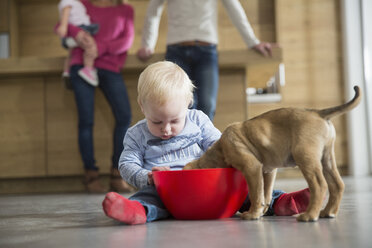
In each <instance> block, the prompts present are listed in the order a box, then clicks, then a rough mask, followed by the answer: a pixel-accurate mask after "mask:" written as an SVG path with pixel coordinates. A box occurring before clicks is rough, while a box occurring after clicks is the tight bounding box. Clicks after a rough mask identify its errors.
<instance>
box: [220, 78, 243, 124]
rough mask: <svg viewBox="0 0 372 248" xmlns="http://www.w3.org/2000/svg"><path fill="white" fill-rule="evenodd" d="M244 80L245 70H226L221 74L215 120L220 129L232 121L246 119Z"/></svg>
mask: <svg viewBox="0 0 372 248" xmlns="http://www.w3.org/2000/svg"><path fill="white" fill-rule="evenodd" d="M244 80H245V78H244V72H237V71H224V72H223V73H221V74H220V85H219V90H218V101H217V107H216V115H215V118H214V121H213V123H214V125H215V126H216V127H217V128H218V129H219V130H220V131H223V130H224V129H225V128H226V127H227V126H228V125H229V124H230V123H233V122H237V121H244V119H245V111H246V105H245V89H244ZM232 96H233V97H232Z"/></svg>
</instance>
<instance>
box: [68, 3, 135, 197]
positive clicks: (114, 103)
mask: <svg viewBox="0 0 372 248" xmlns="http://www.w3.org/2000/svg"><path fill="white" fill-rule="evenodd" d="M81 2H82V3H83V4H84V6H85V8H86V9H87V14H88V15H89V16H90V18H91V22H92V23H97V24H98V25H99V27H100V29H99V32H98V33H97V34H96V35H95V37H94V38H95V41H96V44H97V51H98V57H97V58H96V60H95V62H94V66H95V68H97V75H98V79H99V82H100V83H99V87H98V88H100V89H101V90H102V92H103V94H104V95H105V97H106V99H107V101H108V102H109V105H110V107H111V109H112V112H113V114H114V117H115V129H114V134H113V147H114V149H113V155H112V169H111V180H110V187H111V190H113V191H118V192H124V191H130V190H132V188H131V187H130V186H129V185H128V184H127V183H126V182H124V181H123V180H122V178H121V177H120V173H119V171H118V169H117V168H118V161H119V157H120V154H121V152H122V150H123V138H124V135H125V133H126V131H127V129H128V127H129V125H130V121H131V110H130V104H129V99H128V94H127V89H126V86H125V84H124V80H123V78H122V75H121V73H120V71H121V68H122V67H123V65H124V63H125V60H126V57H127V51H128V50H129V48H130V47H131V45H132V43H133V40H134V25H133V18H134V10H133V8H132V7H131V6H130V5H128V4H124V3H123V2H122V1H119V0H116V1H115V0H95V1H93V0H92V1H88V0H82V1H81ZM79 31H80V29H79V28H76V27H74V26H69V30H68V36H71V37H75V36H76V34H77V33H78V32H79ZM83 52H84V51H83V50H82V49H81V48H79V47H77V48H75V49H73V50H72V52H71V59H70V66H71V67H70V75H71V82H72V87H73V90H74V93H75V100H76V105H77V110H78V117H79V118H78V119H79V148H80V153H81V156H82V160H83V163H84V169H85V185H86V188H87V190H88V191H89V192H94V193H98V192H105V191H106V189H105V188H104V187H103V186H102V184H101V182H100V181H99V173H98V170H99V168H98V167H97V165H96V164H95V159H94V149H93V123H94V93H95V89H96V87H94V86H92V85H90V84H87V83H86V82H85V81H84V79H83V78H81V77H80V76H79V75H78V71H79V70H80V69H81V68H82V67H83Z"/></svg>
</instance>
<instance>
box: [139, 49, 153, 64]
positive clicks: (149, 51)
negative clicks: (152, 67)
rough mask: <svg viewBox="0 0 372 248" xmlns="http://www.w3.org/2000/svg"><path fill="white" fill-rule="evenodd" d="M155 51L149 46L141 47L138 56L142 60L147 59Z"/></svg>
mask: <svg viewBox="0 0 372 248" xmlns="http://www.w3.org/2000/svg"><path fill="white" fill-rule="evenodd" d="M153 53H154V51H153V50H152V49H150V48H148V47H141V48H140V49H139V50H138V51H137V58H139V59H140V60H142V61H146V60H148V59H149V58H151V56H152V54H153Z"/></svg>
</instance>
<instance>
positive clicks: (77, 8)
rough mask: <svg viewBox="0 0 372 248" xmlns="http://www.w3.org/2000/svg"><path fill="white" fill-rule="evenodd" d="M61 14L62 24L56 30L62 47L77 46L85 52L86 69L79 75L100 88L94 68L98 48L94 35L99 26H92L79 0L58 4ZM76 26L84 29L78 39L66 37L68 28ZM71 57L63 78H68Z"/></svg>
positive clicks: (80, 71)
mask: <svg viewBox="0 0 372 248" xmlns="http://www.w3.org/2000/svg"><path fill="white" fill-rule="evenodd" d="M58 9H59V13H60V23H59V25H58V26H57V28H56V33H57V34H58V35H59V36H60V37H61V39H62V45H63V46H64V47H65V48H73V47H76V46H79V47H81V48H82V49H83V50H84V55H83V59H84V67H83V68H82V69H80V70H79V72H78V74H79V76H81V77H82V78H83V79H84V80H85V81H86V82H87V83H89V84H91V85H93V86H98V76H97V70H96V69H95V68H94V60H95V59H96V58H97V46H96V43H95V41H94V38H93V37H92V36H91V35H94V34H96V33H97V32H98V28H99V27H98V25H97V24H91V22H90V18H89V16H88V14H87V11H86V9H85V6H84V5H83V4H82V3H81V2H80V1H79V0H61V1H60V2H59V4H58ZM69 25H74V26H79V27H80V28H82V30H81V31H80V32H78V34H77V35H76V37H74V38H72V37H66V35H67V33H68V26H69ZM68 70H69V55H68V57H67V59H66V61H65V65H64V72H63V76H68Z"/></svg>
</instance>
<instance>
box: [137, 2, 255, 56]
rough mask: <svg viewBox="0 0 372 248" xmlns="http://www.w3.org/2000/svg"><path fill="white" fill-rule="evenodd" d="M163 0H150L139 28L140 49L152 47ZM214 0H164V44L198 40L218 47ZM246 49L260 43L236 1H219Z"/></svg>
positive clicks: (216, 13)
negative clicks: (166, 24)
mask: <svg viewBox="0 0 372 248" xmlns="http://www.w3.org/2000/svg"><path fill="white" fill-rule="evenodd" d="M164 1H165V0H151V1H150V3H149V6H148V9H147V15H146V19H145V23H144V27H143V34H142V46H143V47H148V48H151V49H154V48H155V45H156V41H157V38H158V29H159V23H160V18H161V14H162V12H163V8H164ZM217 1H218V0H168V1H167V4H168V35H167V44H168V45H169V44H175V43H179V42H183V41H193V40H200V41H205V42H209V43H212V44H218V29H217V28H218V23H217V17H218V2H217ZM222 3H223V5H224V7H225V8H226V10H227V13H228V15H229V17H230V19H231V20H232V22H233V24H234V25H235V26H236V28H237V29H238V30H239V32H240V34H241V35H242V37H243V40H244V42H245V43H246V45H247V46H248V47H252V46H255V45H257V44H259V43H260V41H259V40H258V39H257V38H256V36H255V34H254V32H253V29H252V27H251V25H250V23H249V22H248V19H247V16H246V14H245V12H244V9H243V7H242V6H241V4H240V2H239V1H238V0H222Z"/></svg>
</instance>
